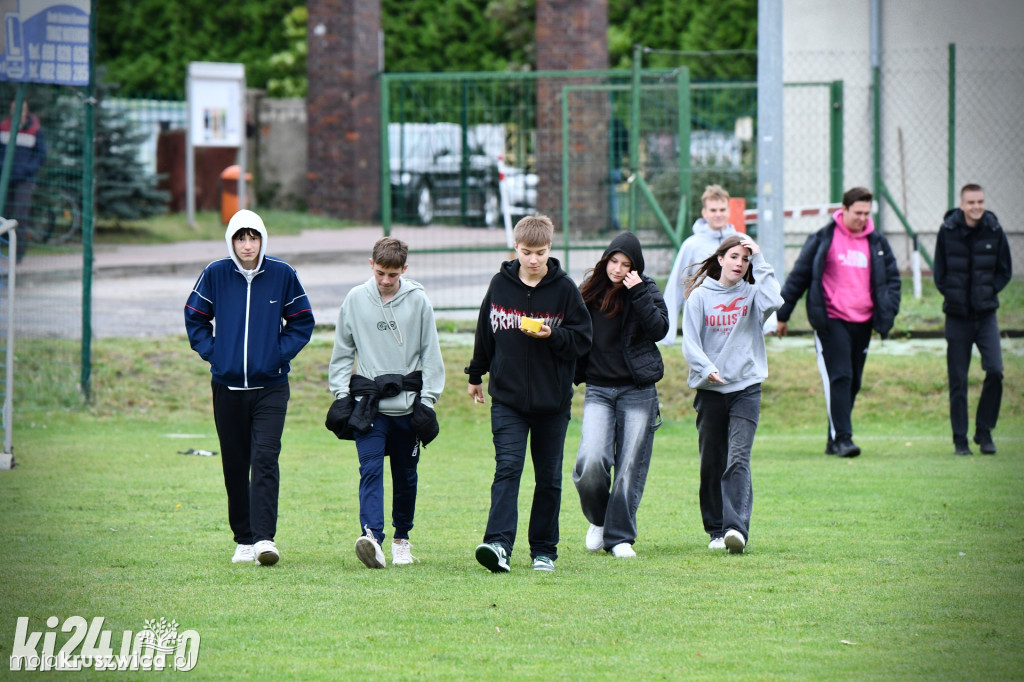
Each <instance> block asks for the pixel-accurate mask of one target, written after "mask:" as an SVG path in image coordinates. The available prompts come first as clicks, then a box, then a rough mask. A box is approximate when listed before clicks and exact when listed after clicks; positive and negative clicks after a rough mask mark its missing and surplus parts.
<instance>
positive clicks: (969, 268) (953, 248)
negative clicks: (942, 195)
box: [934, 208, 1013, 317]
mask: <svg viewBox="0 0 1024 682" xmlns="http://www.w3.org/2000/svg"><path fill="white" fill-rule="evenodd" d="M934 272H935V286H936V287H938V289H939V291H940V292H941V293H942V296H943V298H944V301H943V303H942V312H944V313H946V314H947V315H952V316H953V317H974V316H981V315H987V314H988V313H991V312H992V311H993V310H995V309H996V308H998V307H999V295H998V294H999V292H1000V291H1002V290H1003V287H1005V286H1006V285H1007V283H1009V281H1010V278H1011V277H1012V276H1013V266H1012V264H1011V259H1010V244H1009V242H1008V241H1007V239H1006V233H1005V232H1003V228H1002V226H1000V224H999V219H998V218H996V215H995V214H994V213H992V212H991V211H985V213H984V214H983V215H982V216H981V219H980V220H979V221H978V224H977V226H975V227H973V228H971V227H968V226H967V222H966V221H965V219H964V212H963V211H962V210H961V209H959V208H955V209H952V210H950V211H948V212H947V213H946V216H945V221H944V222H943V223H942V227H941V228H939V235H938V238H937V239H936V241H935V268H934Z"/></svg>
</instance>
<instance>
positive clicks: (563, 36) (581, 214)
mask: <svg viewBox="0 0 1024 682" xmlns="http://www.w3.org/2000/svg"><path fill="white" fill-rule="evenodd" d="M536 40H537V70H538V71H579V70H603V69H607V68H608V0H537V33H536ZM596 82H597V81H596V80H595V79H583V78H575V79H568V78H567V79H557V80H555V81H553V80H549V79H544V80H542V81H541V82H540V83H538V86H537V172H538V175H539V185H538V191H539V196H538V197H537V204H538V210H539V211H540V212H543V213H549V214H550V215H551V216H552V218H553V219H555V221H556V227H558V228H561V226H562V223H564V219H565V213H564V211H563V209H562V194H561V191H562V190H561V187H562V102H561V99H560V98H561V93H562V86H564V85H568V84H573V85H581V84H585V83H596ZM608 118H609V110H608V106H607V95H606V94H603V95H599V94H591V93H587V94H584V93H578V92H577V93H574V94H573V95H572V99H571V100H570V131H569V134H570V149H569V153H570V160H569V166H570V169H571V176H570V178H569V182H570V187H569V203H570V210H571V214H570V215H571V225H570V227H571V229H572V231H573V232H593V231H598V230H603V229H605V228H606V227H607V226H608V224H609V215H608V191H609V186H608V173H609V171H608V125H609V120H608Z"/></svg>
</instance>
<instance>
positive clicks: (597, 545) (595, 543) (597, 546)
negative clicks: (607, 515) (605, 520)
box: [586, 524, 604, 552]
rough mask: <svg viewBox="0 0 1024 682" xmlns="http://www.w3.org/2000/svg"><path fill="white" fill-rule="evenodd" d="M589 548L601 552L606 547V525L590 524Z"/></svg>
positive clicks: (588, 532)
mask: <svg viewBox="0 0 1024 682" xmlns="http://www.w3.org/2000/svg"><path fill="white" fill-rule="evenodd" d="M586 542H587V549H589V550H590V551H591V552H600V551H601V550H602V549H604V526H595V525H594V524H590V528H589V529H588V530H587V541H586Z"/></svg>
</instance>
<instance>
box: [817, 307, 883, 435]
mask: <svg viewBox="0 0 1024 682" xmlns="http://www.w3.org/2000/svg"><path fill="white" fill-rule="evenodd" d="M870 343H871V323H870V322H847V321H845V320H839V319H836V318H834V317H830V318H828V326H827V328H826V329H825V330H824V331H823V330H818V329H816V330H815V331H814V347H815V350H817V352H818V371H819V372H821V383H822V387H823V389H824V392H825V411H826V412H827V413H828V434H829V438H830V439H831V440H835V441H838V440H844V439H848V438H853V418H852V416H851V415H852V413H853V404H854V403H855V402H856V400H857V393H858V392H859V391H860V384H861V379H862V377H863V376H864V361H865V360H867V358H868V345H869V344H870Z"/></svg>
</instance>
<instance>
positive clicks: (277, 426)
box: [212, 381, 291, 545]
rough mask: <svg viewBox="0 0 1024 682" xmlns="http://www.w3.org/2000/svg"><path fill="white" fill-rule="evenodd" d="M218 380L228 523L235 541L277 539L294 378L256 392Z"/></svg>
mask: <svg viewBox="0 0 1024 682" xmlns="http://www.w3.org/2000/svg"><path fill="white" fill-rule="evenodd" d="M212 384H213V418H214V421H215V422H216V424H217V436H218V437H219V438H220V454H221V459H220V461H221V465H222V466H223V467H224V487H225V488H226V489H227V492H228V523H230V524H231V531H232V532H233V533H234V535H235V542H237V543H239V544H243V545H251V544H253V543H256V542H259V541H260V540H273V539H274V535H275V533H276V532H277V496H278V491H279V488H280V483H281V475H280V470H279V469H278V464H277V460H278V457H279V456H280V454H281V433H282V432H283V431H284V418H285V414H286V413H287V412H288V398H289V397H290V395H291V393H290V389H289V387H288V382H287V381H285V382H283V383H280V384H275V385H273V386H268V387H266V388H258V389H253V390H250V391H232V390H231V389H230V388H228V387H227V386H225V385H223V384H218V383H217V382H215V381H214V382H212Z"/></svg>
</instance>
